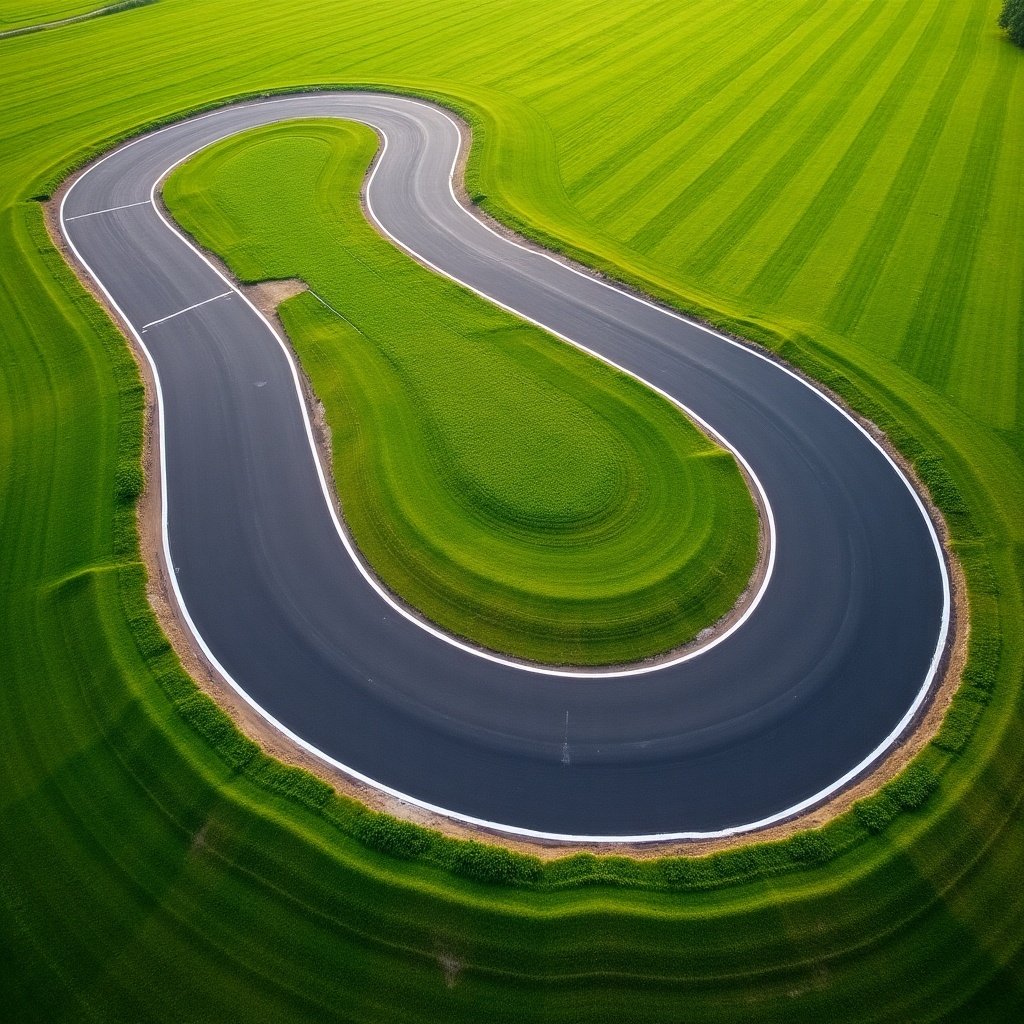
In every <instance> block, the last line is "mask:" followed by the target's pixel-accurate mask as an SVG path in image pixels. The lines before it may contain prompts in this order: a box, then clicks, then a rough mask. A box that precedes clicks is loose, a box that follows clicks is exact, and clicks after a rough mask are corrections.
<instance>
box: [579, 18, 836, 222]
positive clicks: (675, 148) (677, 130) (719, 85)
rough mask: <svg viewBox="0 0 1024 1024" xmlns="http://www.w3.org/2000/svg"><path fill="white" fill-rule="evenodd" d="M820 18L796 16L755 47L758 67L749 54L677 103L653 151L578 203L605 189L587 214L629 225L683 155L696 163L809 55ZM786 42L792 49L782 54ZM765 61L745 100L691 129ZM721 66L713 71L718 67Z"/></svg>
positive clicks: (600, 177)
mask: <svg viewBox="0 0 1024 1024" xmlns="http://www.w3.org/2000/svg"><path fill="white" fill-rule="evenodd" d="M748 13H749V12H748ZM820 17H821V5H820V4H816V3H814V2H813V0H812V2H809V3H807V4H805V5H804V6H802V7H800V8H798V9H796V10H794V11H792V12H791V13H790V14H789V15H788V16H787V18H786V19H785V20H784V21H783V22H782V23H781V24H779V25H778V26H777V27H776V28H775V29H774V31H772V32H771V33H770V34H769V35H768V36H767V38H765V39H764V40H763V41H760V45H757V46H756V47H754V48H755V49H756V50H757V51H758V52H759V53H760V52H761V51H763V53H764V54H765V56H764V57H763V58H758V59H757V60H755V61H753V62H752V61H751V59H750V55H749V52H747V51H744V53H743V54H742V55H741V56H740V57H738V58H737V59H736V60H734V61H732V62H731V63H729V64H728V65H727V66H726V67H725V68H724V69H723V70H722V71H721V72H720V73H715V74H713V75H712V76H711V77H710V78H708V79H707V80H705V81H703V82H701V83H699V84H698V85H697V86H696V87H695V88H693V89H692V90H689V91H687V92H686V93H684V96H683V98H682V99H681V100H678V101H676V103H675V104H674V105H673V106H672V107H671V108H670V109H669V110H668V111H667V112H665V113H664V114H662V115H660V116H659V117H658V119H657V120H656V121H655V123H654V124H653V125H652V126H651V128H650V129H649V131H648V135H647V145H645V146H643V147H639V146H633V147H629V148H627V149H624V150H622V151H620V152H618V153H616V154H614V157H610V158H608V159H606V160H605V161H604V162H603V163H601V164H599V165H598V166H597V167H595V168H594V169H593V170H592V171H590V172H588V174H587V175H586V176H585V177H584V178H582V179H581V180H580V182H579V183H578V184H577V185H576V186H574V187H573V188H572V190H571V194H572V196H573V198H574V199H575V200H576V201H577V202H580V201H586V200H588V199H589V197H590V194H591V193H592V192H593V191H595V190H596V189H597V188H598V187H601V195H600V200H601V203H600V205H599V206H597V205H595V203H596V202H597V200H598V197H597V196H595V201H594V202H587V203H586V206H585V208H586V209H587V210H588V211H589V212H591V213H593V214H597V215H600V214H602V213H605V212H608V213H613V214H614V215H615V216H617V218H622V219H624V220H626V219H629V218H630V217H631V211H632V210H633V207H634V205H638V204H642V203H644V202H646V201H648V200H647V197H648V196H649V195H650V194H651V193H652V192H653V191H654V190H655V189H657V188H658V186H659V185H661V184H663V183H664V181H665V180H666V178H667V176H668V175H669V174H670V173H671V172H672V171H673V170H674V169H676V168H677V167H678V166H679V163H680V151H682V152H683V153H685V154H686V158H687V159H692V158H693V156H694V155H695V154H697V153H699V152H700V151H701V150H702V148H703V147H704V146H706V145H707V144H708V142H709V141H710V140H711V139H713V138H714V137H715V135H716V134H717V133H718V132H719V131H720V130H721V129H722V128H724V127H725V126H726V125H728V124H730V123H731V122H732V120H733V118H734V117H735V116H736V114H737V113H739V112H741V111H743V110H744V109H746V108H747V106H748V105H749V103H750V102H751V101H752V100H753V99H754V97H756V96H758V95H761V94H762V93H763V91H764V85H765V83H766V82H770V81H773V80H774V79H775V78H776V76H777V75H779V74H781V73H782V72H784V71H785V70H786V69H787V68H789V67H791V66H792V61H793V57H794V55H796V54H799V53H800V52H802V51H803V50H804V48H805V46H806V42H805V40H806V37H807V36H809V35H811V34H813V32H814V31H815V25H816V24H817V22H816V18H820ZM744 24H745V19H744V21H741V22H738V23H729V24H728V25H727V26H726V29H725V30H726V31H733V30H734V29H736V28H742V27H743V26H744ZM798 29H799V30H800V31H797V30H798ZM783 42H786V43H787V44H788V45H787V47H786V49H784V50H783V51H782V52H781V53H778V50H779V47H780V46H781V44H782V43H783ZM762 59H763V60H768V61H770V63H769V64H768V66H767V67H766V68H765V69H764V70H763V71H762V72H760V73H759V74H758V77H757V78H756V80H755V81H753V82H751V84H750V85H748V86H747V87H746V88H745V89H744V91H743V92H742V94H741V95H740V96H739V97H737V98H736V99H734V100H733V101H731V102H730V103H729V105H728V106H727V107H726V108H724V109H722V110H721V111H720V112H719V113H718V114H717V115H715V116H714V117H713V118H712V119H711V120H710V121H708V122H706V123H705V124H703V125H693V124H692V123H691V122H692V120H693V119H694V117H695V115H698V114H701V113H703V112H704V111H705V110H706V109H707V108H708V107H710V106H713V105H714V104H716V102H717V101H719V100H720V99H721V97H722V96H723V95H725V94H727V92H728V91H729V90H730V88H731V87H733V86H735V85H736V84H737V83H740V84H742V83H744V82H745V81H747V79H748V78H749V77H750V74H751V71H752V68H756V67H757V65H758V64H759V63H760V61H761V60H762ZM715 63H717V62H713V63H712V64H711V66H712V67H714V66H715ZM659 154H664V155H659ZM652 161H653V162H652ZM613 175H616V176H617V177H618V179H619V182H618V184H616V182H615V181H613V178H612V176H613ZM581 186H582V187H581ZM633 216H635V214H634V215H633Z"/></svg>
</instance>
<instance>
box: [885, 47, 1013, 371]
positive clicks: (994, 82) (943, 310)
mask: <svg viewBox="0 0 1024 1024" xmlns="http://www.w3.org/2000/svg"><path fill="white" fill-rule="evenodd" d="M1013 71H1014V66H1013V65H1012V64H1011V63H1009V62H999V63H997V64H996V65H995V67H993V69H992V73H991V77H990V81H989V84H988V88H987V89H986V90H985V93H984V95H983V97H981V98H980V101H979V102H978V103H977V105H976V108H975V109H976V111H977V121H976V124H975V129H974V133H973V135H972V137H971V140H970V143H969V145H968V147H967V151H966V156H965V158H964V163H963V168H962V170H961V173H960V180H959V182H958V184H957V187H956V190H955V192H954V196H953V201H952V203H951V204H950V206H949V212H948V214H947V216H946V218H945V221H944V223H943V226H942V231H941V233H940V235H939V239H938V244H937V246H936V248H935V254H934V256H933V258H932V260H931V264H930V266H929V267H928V273H927V276H926V278H925V282H924V288H923V290H922V292H921V295H920V296H919V297H918V300H917V302H916V303H915V304H914V310H913V313H912V315H911V317H910V320H909V322H908V323H907V326H906V328H905V330H904V334H903V342H902V345H901V347H900V351H899V356H898V361H899V362H900V363H901V364H902V365H904V366H907V367H909V368H910V369H911V370H912V371H913V372H914V374H915V375H916V376H918V377H920V378H921V379H922V380H925V381H927V382H929V383H931V384H933V385H935V386H938V387H942V386H943V385H945V384H947V383H948V377H949V372H950V367H951V366H952V364H953V360H954V356H955V354H956V349H957V343H958V338H959V337H960V335H961V332H962V323H963V319H964V306H965V303H966V302H967V297H968V294H969V292H970V285H971V276H972V273H973V272H974V271H975V269H976V263H975V255H976V247H977V244H978V237H979V234H978V227H979V225H980V224H983V223H984V221H985V218H986V216H987V215H988V211H989V208H990V196H991V185H992V180H993V176H994V174H995V169H996V165H997V162H998V158H999V149H998V139H999V137H1000V136H1001V135H1002V133H1003V126H1004V124H1005V121H1006V117H1007V113H1008V110H1009V102H1010V92H1009V86H1010V82H1011V79H1012V74H1013ZM922 337H927V338H928V339H929V343H928V345H927V346H921V345H920V338H922Z"/></svg>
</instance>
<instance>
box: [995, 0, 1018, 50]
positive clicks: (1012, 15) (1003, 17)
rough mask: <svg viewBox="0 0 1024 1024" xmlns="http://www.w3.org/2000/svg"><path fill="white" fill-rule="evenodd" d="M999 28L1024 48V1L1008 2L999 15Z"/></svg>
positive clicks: (1008, 0)
mask: <svg viewBox="0 0 1024 1024" xmlns="http://www.w3.org/2000/svg"><path fill="white" fill-rule="evenodd" d="M999 27H1000V28H1005V29H1006V34H1007V35H1008V36H1009V37H1010V38H1011V39H1012V40H1013V41H1014V42H1015V43H1016V44H1017V45H1018V46H1024V0H1006V2H1005V3H1004V4H1003V10H1002V13H1001V14H1000V15H999Z"/></svg>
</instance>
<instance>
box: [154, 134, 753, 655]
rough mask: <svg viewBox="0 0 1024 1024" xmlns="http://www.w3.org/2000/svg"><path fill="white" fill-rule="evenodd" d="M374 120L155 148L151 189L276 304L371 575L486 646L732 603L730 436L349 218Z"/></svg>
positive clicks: (743, 535)
mask: <svg viewBox="0 0 1024 1024" xmlns="http://www.w3.org/2000/svg"><path fill="white" fill-rule="evenodd" d="M377 145H378V142H377V137H376V135H375V134H374V133H373V132H372V131H371V130H370V129H369V128H366V127H363V126H359V125H354V124H349V125H339V124H338V123H337V122H334V123H330V122H299V123H295V124H291V125H287V124H286V125H276V126H273V127H271V128H265V129H260V130H257V131H254V132H250V133H246V134H245V135H243V136H239V137H236V138H233V139H229V140H227V141H226V142H223V143H220V144H219V145H218V146H216V147H213V148H211V149H209V150H207V151H206V152H204V153H203V154H201V155H200V156H198V157H195V158H193V159H192V160H191V161H190V162H189V163H188V164H186V165H184V166H183V167H181V168H179V169H178V170H177V171H175V173H174V174H173V175H172V176H171V178H170V179H169V180H168V182H167V184H166V187H165V190H164V195H165V198H166V200H167V203H168V206H169V208H170V210H171V212H172V213H173V214H174V215H175V217H176V218H177V219H178V220H179V221H180V222H181V223H182V225H183V226H184V227H185V228H186V229H187V230H188V231H190V232H191V233H192V235H193V236H195V237H196V238H197V239H198V240H199V242H200V243H201V244H202V245H203V246H204V247H205V248H207V249H210V250H213V251H214V252H216V253H218V254H219V255H221V256H223V257H224V258H225V259H226V261H227V263H228V265H229V266H230V267H231V269H232V271H233V272H234V273H235V274H236V275H237V276H238V277H239V278H240V279H241V280H243V281H249V282H255V281H260V280H264V279H277V280H280V279H284V278H301V279H302V280H304V281H306V282H307V283H308V284H309V286H310V287H311V288H312V289H313V290H314V292H315V293H316V295H318V296H320V297H321V298H322V299H323V300H324V302H326V303H328V305H329V307H331V308H328V306H325V305H324V302H321V301H318V299H317V298H315V297H314V296H313V295H310V294H304V295H300V296H298V297H296V298H293V299H290V300H289V301H288V302H286V303H284V305H283V306H282V307H281V315H282V317H283V321H284V324H285V327H286V328H287V330H288V334H289V337H290V338H291V339H292V341H293V343H294V345H295V348H296V350H297V352H298V355H299V357H300V360H301V363H302V366H303V368H304V369H305V370H306V372H307V374H308V375H309V377H310V379H311V381H312V384H313V388H314V390H315V391H316V393H317V395H318V396H319V397H320V399H321V400H322V401H323V403H324V405H325V408H326V413H327V420H328V423H329V424H330V426H331V431H332V439H333V448H334V453H333V454H334V472H335V478H336V480H337V484H338V491H339V493H340V496H341V501H342V507H343V510H344V513H345V518H346V520H347V522H348V524H349V527H350V529H351V531H352V533H353V535H354V536H355V539H356V541H357V543H358V544H359V547H360V548H361V550H362V552H363V554H364V555H365V556H366V558H367V559H368V561H369V563H370V565H371V566H373V568H374V570H375V571H376V572H377V573H378V575H379V576H380V577H381V578H382V579H383V580H384V582H385V583H386V584H387V585H388V586H389V587H390V588H391V589H392V590H393V591H394V592H395V593H397V594H399V595H401V596H402V597H403V598H404V599H405V600H407V601H408V602H409V603H410V604H412V605H413V606H415V607H416V608H418V609H419V610H420V611H422V612H424V613H425V614H426V615H427V616H428V617H429V618H431V619H432V620H434V621H435V622H437V623H439V624H440V625H441V626H443V627H445V628H446V629H448V630H450V631H451V632H454V633H456V634H458V635H460V636H464V637H468V638H470V639H471V640H473V641H476V642H478V643H481V644H483V645H485V646H487V647H490V648H492V649H494V650H498V651H502V652H505V653H511V654H515V655H519V656H521V657H525V658H530V659H533V660H535V661H544V662H551V663H555V664H566V663H569V664H591V665H593V664H614V663H617V662H625V661H632V660H636V659H638V658H642V657H645V656H648V655H652V654H657V653H660V652H662V651H665V650H667V649H670V648H672V647H675V646H678V645H679V644H681V643H683V642H685V641H687V640H689V639H691V638H692V637H694V636H695V635H696V634H697V633H698V632H699V631H700V630H701V629H703V628H705V627H707V626H709V625H710V624H711V623H713V622H715V621H716V620H717V619H719V618H720V617H721V616H722V615H724V614H725V613H726V612H727V611H728V610H729V609H730V608H731V607H732V605H733V604H734V603H735V601H736V599H737V597H738V596H739V594H740V593H741V592H742V590H743V589H744V587H745V586H746V584H747V582H748V580H749V578H750V573H751V571H752V569H753V565H754V559H755V557H756V552H757V516H756V513H755V511H754V507H753V505H752V503H751V499H750V495H749V493H748V491H747V489H746V486H745V484H744V481H743V478H742V476H741V475H740V472H739V469H738V468H737V466H736V463H735V461H734V460H733V458H732V456H730V455H729V454H728V453H727V452H725V451H724V450H722V449H721V448H719V447H718V446H717V445H714V444H713V443H712V442H711V441H709V440H708V439H707V438H706V437H705V436H704V435H703V434H701V433H699V432H698V431H697V429H696V428H695V427H693V426H692V425H691V424H690V423H689V422H688V421H687V420H686V419H685V418H684V417H683V416H682V415H681V413H680V412H679V410H678V409H677V408H676V407H674V406H672V405H670V404H669V403H668V402H666V401H665V400H664V399H662V398H661V397H660V396H658V395H656V394H655V393H654V392H652V391H650V390H648V389H647V388H645V387H643V386H642V385H640V384H638V383H637V382H636V381H635V380H633V379H632V378H630V377H627V376H626V375H625V374H621V373H618V372H617V371H614V370H612V369H611V368H609V367H608V366H606V365H604V364H603V363H601V362H599V361H598V360H595V359H593V358H592V357H589V356H587V355H585V354H583V353H581V352H579V351H578V350H576V349H573V348H572V347H570V346H568V345H566V344H564V343H562V342H559V341H556V340H555V339H553V338H550V337H549V336H547V335H545V334H544V333H543V332H542V331H540V330H538V329H536V328H534V327H531V326H530V325H528V324H524V323H521V322H518V321H516V320H515V319H514V318H513V317H511V316H509V315H508V314H506V313H504V312H503V311H501V310H499V309H495V308H494V307H492V306H490V305H489V304H488V303H486V302H485V301H484V300H482V299H479V298H478V297H477V296H475V295H472V294H469V293H466V292H465V291H464V290H463V289H461V288H459V287H458V286H456V285H454V284H452V283H451V282H448V281H445V280H443V279H440V278H439V277H438V276H437V275H436V274H432V273H431V272H429V271H427V270H425V269H424V268H423V267H421V266H419V265H418V264H416V263H415V262H414V261H413V260H411V259H410V258H409V257H408V256H406V255H405V254H404V253H402V252H400V251H398V250H397V249H396V248H395V247H394V246H393V245H392V244H391V243H390V242H388V241H386V240H385V239H383V238H381V236H380V235H379V234H378V233H377V232H376V231H375V230H374V229H373V228H372V227H371V226H370V225H369V223H367V221H366V219H365V218H364V215H363V213H362V210H361V209H360V205H359V189H360V186H361V184H362V180H363V178H364V176H365V173H366V169H367V167H368V165H369V162H370V160H371V158H372V157H373V154H374V152H375V151H376V149H377Z"/></svg>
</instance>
